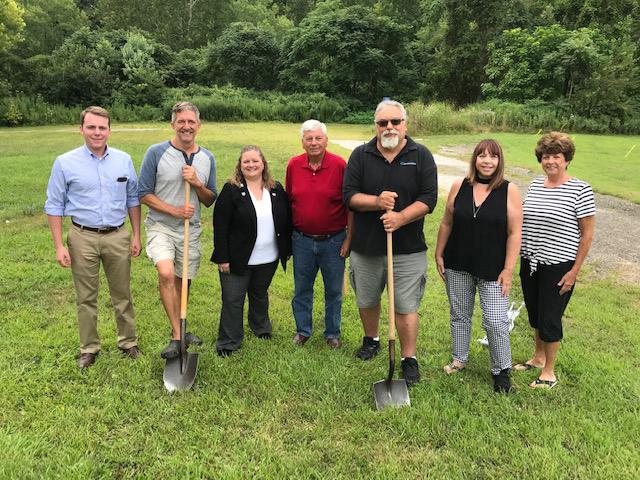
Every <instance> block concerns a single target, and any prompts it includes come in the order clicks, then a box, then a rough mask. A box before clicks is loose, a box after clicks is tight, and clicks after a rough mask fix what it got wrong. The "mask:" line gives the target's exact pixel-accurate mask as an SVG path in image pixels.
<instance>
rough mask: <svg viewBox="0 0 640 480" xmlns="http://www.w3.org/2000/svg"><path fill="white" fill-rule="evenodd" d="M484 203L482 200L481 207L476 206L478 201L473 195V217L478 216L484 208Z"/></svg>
mask: <svg viewBox="0 0 640 480" xmlns="http://www.w3.org/2000/svg"><path fill="white" fill-rule="evenodd" d="M482 205H484V202H482V203H481V204H480V206H479V207H476V202H475V200H474V199H473V197H471V207H472V208H473V218H476V217H477V216H478V212H479V211H480V209H481V208H482Z"/></svg>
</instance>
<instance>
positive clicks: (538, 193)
mask: <svg viewBox="0 0 640 480" xmlns="http://www.w3.org/2000/svg"><path fill="white" fill-rule="evenodd" d="M544 180H545V178H544V177H538V178H536V179H535V180H533V182H531V185H529V191H528V192H527V196H526V197H525V199H524V205H523V208H522V211H523V215H524V223H523V224H522V247H521V249H520V255H521V256H522V257H524V258H526V259H528V260H529V261H530V263H531V273H533V272H535V271H536V269H537V266H538V263H540V264H542V265H554V264H557V263H562V262H570V261H573V260H575V259H576V253H577V252H578V245H579V244H580V239H581V235H580V227H579V225H578V219H579V218H584V217H590V216H592V215H595V213H596V204H595V200H594V195H593V190H592V189H591V186H590V185H589V184H588V183H586V182H583V181H582V180H578V179H577V178H571V179H570V180H568V181H567V182H565V183H563V184H562V185H560V186H558V187H555V188H546V187H545V186H544Z"/></svg>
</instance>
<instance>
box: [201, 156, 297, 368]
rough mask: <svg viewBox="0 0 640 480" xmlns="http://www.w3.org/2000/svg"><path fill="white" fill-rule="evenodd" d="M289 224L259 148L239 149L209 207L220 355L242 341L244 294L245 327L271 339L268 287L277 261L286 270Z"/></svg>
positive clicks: (283, 198)
mask: <svg viewBox="0 0 640 480" xmlns="http://www.w3.org/2000/svg"><path fill="white" fill-rule="evenodd" d="M292 228H293V227H292V222H291V207H290V205H289V199H288V198H287V194H286V193H285V191H284V188H282V185H281V184H280V183H278V182H276V181H274V180H273V178H272V177H271V174H270V173H269V166H268V165H267V161H266V160H265V158H264V155H263V154H262V151H261V150H260V149H259V148H258V147H256V146H253V145H247V146H245V147H243V148H242V150H241V151H240V158H239V159H238V163H237V164H236V169H235V173H234V176H233V177H232V178H230V179H229V180H228V181H227V183H226V184H225V185H224V187H223V188H222V191H221V192H220V195H219V196H218V200H217V201H216V205H215V208H214V210H213V248H214V250H213V254H212V255H211V261H212V262H214V263H216V264H218V270H219V272H220V286H221V289H222V309H221V311H220V328H219V332H218V340H217V342H216V351H217V352H218V355H220V356H227V355H230V354H231V353H233V352H234V351H235V350H237V349H238V348H240V346H241V345H242V340H243V338H244V329H243V321H242V313H243V308H244V299H245V297H246V296H248V297H249V315H248V320H249V327H250V328H251V330H252V331H253V333H254V334H255V335H256V336H257V337H259V338H263V339H269V338H271V321H270V320H269V293H268V289H269V285H270V284H271V280H272V279H273V275H274V274H275V272H276V268H277V267H278V261H280V262H281V263H282V268H283V269H286V264H287V259H288V258H289V256H290V255H291V231H292Z"/></svg>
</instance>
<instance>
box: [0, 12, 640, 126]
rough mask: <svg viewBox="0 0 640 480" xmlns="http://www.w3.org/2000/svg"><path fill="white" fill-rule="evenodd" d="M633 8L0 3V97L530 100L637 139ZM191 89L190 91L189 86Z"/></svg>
mask: <svg viewBox="0 0 640 480" xmlns="http://www.w3.org/2000/svg"><path fill="white" fill-rule="evenodd" d="M639 44H640V0H353V1H350V0H324V1H322V0H172V1H169V0H2V1H1V2H0V99H4V102H0V105H3V106H4V107H2V108H3V109H4V112H3V111H0V117H3V118H4V119H5V122H4V123H5V124H6V123H10V122H7V121H6V118H7V115H10V114H11V112H8V111H7V109H8V108H9V107H10V105H11V101H10V100H11V99H16V98H18V97H29V98H33V97H37V98H39V99H42V100H43V101H44V102H46V103H48V104H51V105H66V106H75V105H82V106H84V105H87V104H101V105H106V106H109V105H124V106H151V107H159V106H161V105H163V102H166V100H167V98H169V97H172V96H175V95H176V92H175V90H174V91H172V89H184V88H187V87H189V88H194V87H195V86H202V87H214V88H215V87H223V86H231V87H240V88H243V89H246V91H247V92H249V93H253V92H268V94H273V93H278V94H287V95H289V94H294V95H296V94H297V95H305V94H310V95H324V96H325V97H326V98H331V99H336V100H338V101H339V102H341V103H343V104H344V105H346V106H347V110H348V112H350V113H354V112H358V111H362V110H368V109H370V107H371V104H372V103H375V102H376V101H377V100H379V99H380V98H381V97H382V96H392V97H394V98H397V99H399V100H402V101H405V102H412V101H421V102H424V103H428V102H433V101H439V102H447V103H449V104H451V105H453V106H456V107H462V106H466V105H469V104H474V103H477V102H481V101H487V100H491V101H505V102H515V103H520V104H526V103H527V102H542V103H544V104H545V105H546V106H549V105H551V106H553V107H554V108H557V109H560V110H561V111H562V112H563V113H564V114H566V115H576V116H581V117H585V118H589V119H592V120H593V122H596V123H598V124H599V125H600V126H601V127H602V125H605V126H606V127H607V128H606V129H608V130H610V131H624V132H639V131H640V120H638V118H639V116H638V113H640V69H639V66H640V50H639V47H638V45H639ZM203 91H204V90H203Z"/></svg>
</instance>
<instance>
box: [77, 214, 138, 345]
mask: <svg viewBox="0 0 640 480" xmlns="http://www.w3.org/2000/svg"><path fill="white" fill-rule="evenodd" d="M67 246H68V249H69V254H70V255H71V271H72V273H73V282H74V284H75V287H76V305H77V307H78V327H79V330H80V353H97V352H98V351H100V337H99V336H98V289H99V286H100V276H99V274H100V262H102V266H103V268H104V273H105V275H106V277H107V282H108V283H109V292H110V293H111V304H112V305H113V309H114V310H115V314H116V327H117V331H118V347H120V348H123V349H126V348H131V347H133V346H134V345H137V337H136V328H135V320H134V313H133V303H132V300H131V276H130V272H131V253H130V249H131V235H130V234H129V231H128V230H127V229H126V228H121V229H119V230H116V231H115V232H111V233H107V234H102V233H96V232H89V231H87V230H82V229H80V228H78V227H76V226H75V225H72V226H71V228H70V230H69V233H68V235H67Z"/></svg>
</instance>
